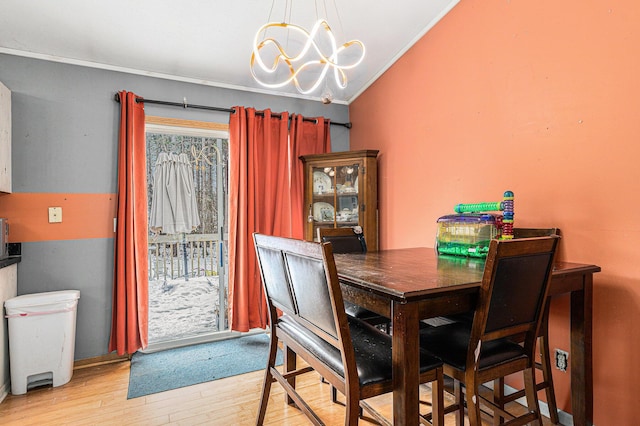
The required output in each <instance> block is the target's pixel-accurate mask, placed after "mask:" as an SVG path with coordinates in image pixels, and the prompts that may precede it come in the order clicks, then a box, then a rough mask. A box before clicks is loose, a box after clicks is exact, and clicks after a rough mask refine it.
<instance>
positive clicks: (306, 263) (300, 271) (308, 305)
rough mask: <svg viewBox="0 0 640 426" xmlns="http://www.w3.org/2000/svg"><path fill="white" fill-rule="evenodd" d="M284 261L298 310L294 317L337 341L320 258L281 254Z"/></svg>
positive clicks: (320, 253)
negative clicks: (296, 316)
mask: <svg viewBox="0 0 640 426" xmlns="http://www.w3.org/2000/svg"><path fill="white" fill-rule="evenodd" d="M318 248H320V246H318ZM318 254H319V255H320V256H321V255H322V252H321V251H320V250H318ZM284 258H285V263H286V265H287V269H288V271H289V278H290V282H291V288H292V289H293V297H294V300H295V302H296V306H297V308H298V311H297V315H298V316H299V317H300V318H301V319H303V320H305V321H307V322H308V323H311V324H313V325H314V326H315V327H318V328H320V329H321V330H322V331H324V332H325V333H327V334H328V335H329V336H331V337H332V338H334V339H337V338H338V334H337V330H336V323H335V320H334V316H333V305H332V301H331V294H330V292H329V286H328V285H327V277H326V275H325V271H324V264H323V260H322V257H307V256H300V255H298V254H296V253H284Z"/></svg>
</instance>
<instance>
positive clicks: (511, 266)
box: [485, 253, 553, 333]
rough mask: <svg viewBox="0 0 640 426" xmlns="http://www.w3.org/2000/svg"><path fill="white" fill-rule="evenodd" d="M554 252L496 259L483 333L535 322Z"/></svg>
mask: <svg viewBox="0 0 640 426" xmlns="http://www.w3.org/2000/svg"><path fill="white" fill-rule="evenodd" d="M552 257H553V253H539V254H535V255H525V256H516V257H508V258H503V259H500V260H498V262H499V265H498V268H497V270H496V276H495V279H494V283H493V294H492V297H491V302H490V304H489V312H488V315H487V325H486V327H485V332H486V333H488V332H492V331H496V330H499V329H507V328H509V327H518V326H520V325H523V324H535V322H536V321H537V318H536V315H537V313H538V310H539V309H540V304H541V303H542V297H543V295H544V285H545V283H546V281H547V273H548V265H549V263H550V262H551V260H552Z"/></svg>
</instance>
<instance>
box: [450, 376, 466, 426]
mask: <svg viewBox="0 0 640 426" xmlns="http://www.w3.org/2000/svg"><path fill="white" fill-rule="evenodd" d="M453 395H454V397H455V399H456V406H457V408H458V409H457V411H456V425H457V426H464V395H463V393H462V384H461V383H460V381H458V380H454V381H453Z"/></svg>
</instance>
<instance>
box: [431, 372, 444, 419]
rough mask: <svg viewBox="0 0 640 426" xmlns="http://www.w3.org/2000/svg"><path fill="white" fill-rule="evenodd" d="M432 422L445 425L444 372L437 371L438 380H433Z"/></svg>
mask: <svg viewBox="0 0 640 426" xmlns="http://www.w3.org/2000/svg"><path fill="white" fill-rule="evenodd" d="M431 424H432V425H433V426H444V374H443V373H442V368H440V369H438V371H436V380H434V381H433V382H431Z"/></svg>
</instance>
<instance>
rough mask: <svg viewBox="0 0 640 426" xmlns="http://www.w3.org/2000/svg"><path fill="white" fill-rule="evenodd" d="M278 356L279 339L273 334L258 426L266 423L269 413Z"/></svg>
mask: <svg viewBox="0 0 640 426" xmlns="http://www.w3.org/2000/svg"><path fill="white" fill-rule="evenodd" d="M277 354H278V338H277V337H275V334H274V333H273V332H272V334H271V342H270V345H269V358H268V360H267V368H265V371H264V380H263V382H262V392H261V394H260V408H259V409H258V419H257V420H256V425H258V426H261V425H262V424H263V423H264V417H265V415H266V413H267V404H268V403H269V394H270V393H271V384H272V383H273V375H272V374H271V368H272V367H273V366H274V365H275V363H276V357H277Z"/></svg>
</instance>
